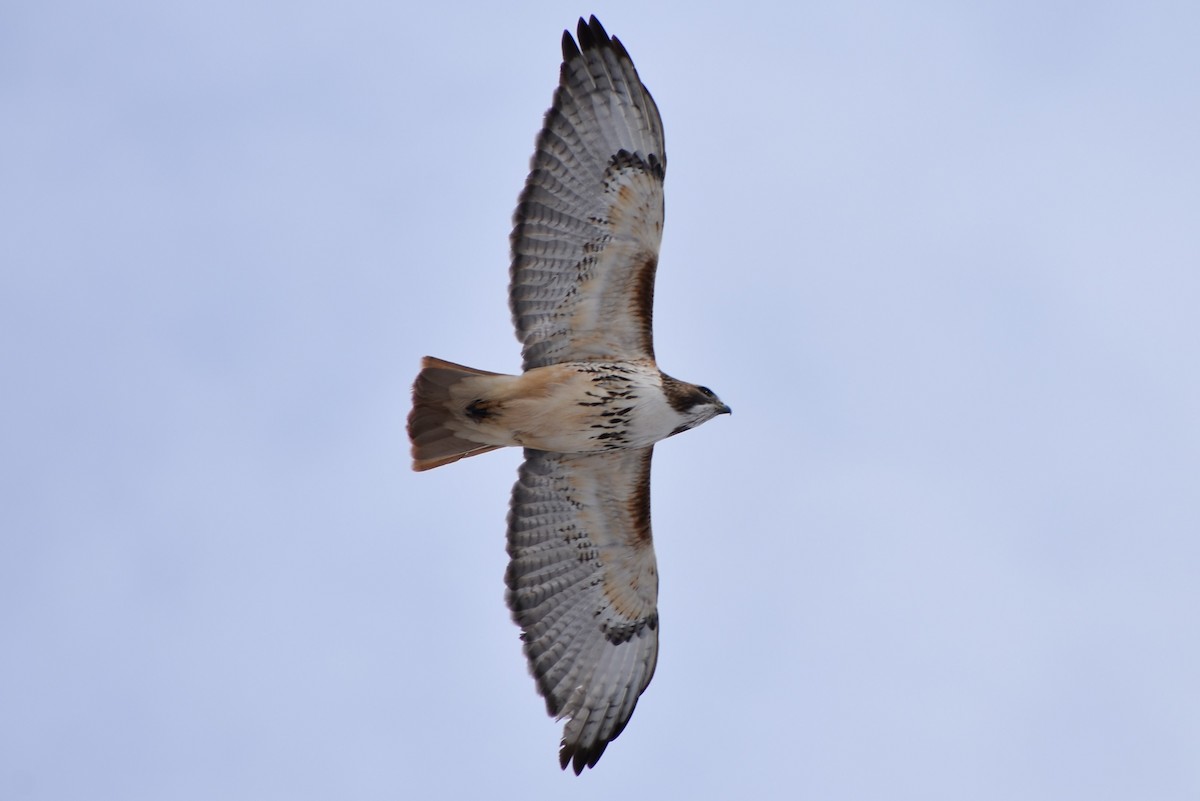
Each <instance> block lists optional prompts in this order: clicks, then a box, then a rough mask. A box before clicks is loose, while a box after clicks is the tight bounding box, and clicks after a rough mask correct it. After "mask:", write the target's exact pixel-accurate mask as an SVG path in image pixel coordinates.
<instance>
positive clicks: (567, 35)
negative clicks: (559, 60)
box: [562, 31, 580, 61]
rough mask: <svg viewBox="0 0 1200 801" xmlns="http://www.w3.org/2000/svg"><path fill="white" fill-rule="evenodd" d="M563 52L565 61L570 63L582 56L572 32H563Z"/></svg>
mask: <svg viewBox="0 0 1200 801" xmlns="http://www.w3.org/2000/svg"><path fill="white" fill-rule="evenodd" d="M562 51H563V61H570V60H571V59H573V58H576V57H578V56H579V55H580V53H579V47H578V46H577V45H576V44H575V40H574V39H572V38H571V32H570V31H563V38H562Z"/></svg>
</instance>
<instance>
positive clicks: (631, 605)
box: [505, 448, 658, 774]
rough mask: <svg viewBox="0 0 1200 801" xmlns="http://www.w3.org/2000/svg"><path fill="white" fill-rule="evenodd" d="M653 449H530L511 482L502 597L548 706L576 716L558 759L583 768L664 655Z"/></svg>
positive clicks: (614, 731)
mask: <svg viewBox="0 0 1200 801" xmlns="http://www.w3.org/2000/svg"><path fill="white" fill-rule="evenodd" d="M652 451H653V448H644V449H638V450H618V451H610V452H604V453H595V454H583V455H580V454H558V453H546V452H543V451H533V450H526V451H525V462H524V464H522V465H521V470H520V474H519V477H518V479H517V483H516V485H515V486H514V487H513V495H512V506H511V509H510V510H509V515H508V553H509V556H510V557H511V561H510V562H509V565H508V571H507V574H506V576H505V581H506V584H507V586H508V591H507V593H506V597H507V600H508V605H509V608H510V609H511V610H512V613H513V619H514V620H515V621H516V622H517V624H518V625H519V626H520V627H521V639H522V641H523V642H524V651H525V656H526V658H527V659H528V661H529V670H530V673H532V674H533V677H534V679H535V680H536V681H537V686H538V691H539V692H540V693H541V694H542V696H543V697H545V699H546V708H547V710H548V711H549V713H550V714H551V715H554V716H556V717H557V718H559V719H562V718H569V720H568V721H567V723H566V725H565V726H564V728H563V740H562V746H561V749H560V751H559V761H560V762H561V764H562V766H563V767H564V768H566V766H567V765H568V764H571V765H572V767H573V769H574V771H575V773H577V774H578V773H580V772H582V770H583V768H584V767H585V766H586V767H592V766H594V765H595V764H596V762H597V760H599V759H600V755H601V754H603V753H604V749H605V748H606V747H607V746H608V743H609V742H611V741H612V740H614V739H616V737H617V735H619V734H620V733H621V731H622V730H623V729H624V728H625V724H626V723H627V722H628V721H629V718H630V716H631V715H632V714H633V710H634V707H635V706H636V705H637V701H638V697H639V696H640V695H641V694H642V691H643V690H645V689H646V686H647V685H648V684H649V683H650V679H651V677H652V676H653V675H654V667H655V664H656V663H657V661H658V611H657V604H658V569H657V566H656V564H655V559H654V548H653V543H652V541H651V535H650V457H651V453H652Z"/></svg>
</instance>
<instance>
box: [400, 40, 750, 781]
mask: <svg viewBox="0 0 1200 801" xmlns="http://www.w3.org/2000/svg"><path fill="white" fill-rule="evenodd" d="M578 37H579V43H578V45H576V43H575V40H573V39H572V38H571V35H570V33H569V32H566V31H564V32H563V40H562V49H563V64H562V69H561V72H560V77H559V86H558V90H557V91H556V92H555V93H554V104H553V106H552V107H551V108H550V110H549V111H548V112H547V113H546V119H545V123H544V126H543V128H542V131H541V133H540V134H539V135H538V138H537V148H536V152H535V153H534V155H533V160H532V163H531V170H530V173H529V178H528V179H526V181H525V190H524V192H522V193H521V198H520V202H519V203H518V205H517V211H516V214H515V215H514V220H513V223H514V224H513V231H512V268H511V283H510V286H509V303H510V305H511V307H512V312H513V320H514V322H515V324H516V329H517V337H518V338H519V339H520V340H521V343H522V345H523V348H522V355H523V358H524V365H523V369H524V372H523V373H522V374H521V375H518V376H512V375H499V374H497V373H488V372H484V371H482V370H474V369H471V368H469V367H463V366H461V365H457V364H452V363H450V362H445V361H442V360H440V359H434V358H431V357H426V358H425V359H424V360H423V362H422V365H421V367H422V369H421V372H420V374H419V375H418V376H417V379H416V382H415V383H414V384H413V409H412V412H411V413H410V414H409V417H408V433H409V437H410V438H411V440H412V453H413V468H414V469H415V470H428V469H430V468H433V467H438V466H440V465H444V464H449V463H450V462H455V461H457V460H459V459H462V458H464V457H467V456H474V455H476V454H479V453H484V452H486V451H490V450H494V449H496V448H500V447H504V446H507V445H516V446H520V447H523V448H524V449H525V462H524V464H522V465H521V470H520V475H519V478H518V479H517V483H516V486H515V487H513V495H512V506H511V509H510V511H509V514H508V553H509V555H510V556H511V561H510V562H509V565H508V571H507V575H506V576H505V581H506V583H507V585H508V592H507V599H508V605H509V608H510V609H511V610H512V614H513V619H514V620H515V621H516V622H517V624H518V625H519V626H520V627H521V639H522V640H523V641H524V644H525V645H524V649H525V655H526V657H527V658H528V660H529V668H530V672H531V673H532V674H533V677H534V678H535V679H536V681H537V686H538V691H539V692H541V694H542V695H543V696H544V697H545V699H546V707H547V708H548V710H549V712H550V714H551V715H554V716H556V717H558V718H560V719H561V718H567V719H568V720H567V723H566V726H565V728H564V730H563V740H562V748H561V750H560V752H559V760H560V762H561V764H562V767H563V768H566V766H567V765H568V764H570V765H571V766H572V767H573V768H574V770H575V773H576V774H578V773H580V772H582V771H583V768H584V766H587V767H589V768H590V767H592V766H594V765H595V764H596V761H597V760H599V759H600V755H601V754H603V753H604V749H605V748H606V747H607V746H608V744H609V742H611V741H612V740H613V739H615V738H616V737H617V735H619V734H620V733H621V730H622V729H624V728H625V724H626V723H627V722H628V721H629V716H630V715H632V714H633V708H634V707H635V706H636V705H637V701H638V697H639V696H640V695H641V694H642V691H643V690H645V689H646V685H648V684H649V683H650V677H651V676H652V675H653V674H654V666H655V663H656V662H657V659H658V612H657V602H658V571H657V568H656V566H655V561H654V548H653V544H652V542H651V538H650V455H651V453H652V452H653V450H654V443H656V442H658V441H659V440H661V439H665V438H667V437H669V436H672V435H674V434H678V433H680V432H681V431H686V430H688V429H689V428H693V427H695V426H698V425H700V424H701V423H704V422H706V421H708V420H711V419H712V418H714V417H716V416H717V415H719V414H726V413H728V412H729V407H728V406H726V405H725V404H723V403H722V402H721V401H720V400H719V399H718V398H717V396H716V395H714V394H713V393H712V392H711V391H710V390H708V389H706V388H705V387H701V386H696V385H694V384H687V383H684V382H683V381H678V380H676V379H674V378H671V377H670V376H668V375H666V374H664V373H663V372H662V371H661V370H659V369H658V365H657V364H656V363H655V360H654V344H653V342H652V337H651V310H652V305H653V300H654V271H655V268H656V267H657V265H658V247H659V241H660V240H661V237H662V224H663V174H664V172H665V170H666V165H667V157H666V152H665V151H664V149H663V130H662V120H661V119H660V118H659V115H658V109H657V107H656V106H655V105H654V100H653V99H651V97H650V93H649V92H647V91H646V87H644V86H643V85H642V82H641V80H640V79H639V78H638V74H637V70H635V69H634V67H633V62H632V61H631V60H630V59H629V54H628V53H627V52H625V48H624V47H623V46H622V45H621V43H620V42H619V41H618V40H617V39H615V38H610V37H609V35H608V34H607V33H606V32H605V30H604V28H603V27H602V26H601V25H600V22H599V21H598V20H597V19H596V18H595V17H592V18H591V20H590V21H589V22H584V21H583V20H582V19H581V20H580V21H579V27H578Z"/></svg>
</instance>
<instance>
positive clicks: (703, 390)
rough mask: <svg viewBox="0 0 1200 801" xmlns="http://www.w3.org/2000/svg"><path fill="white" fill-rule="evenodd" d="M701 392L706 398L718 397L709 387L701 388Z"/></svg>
mask: <svg viewBox="0 0 1200 801" xmlns="http://www.w3.org/2000/svg"><path fill="white" fill-rule="evenodd" d="M699 390H700V394H701V395H703V396H704V397H706V398H715V397H717V396H716V395H714V394H713V391H712V390H711V389H709V388H708V387H699Z"/></svg>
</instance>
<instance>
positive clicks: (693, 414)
mask: <svg viewBox="0 0 1200 801" xmlns="http://www.w3.org/2000/svg"><path fill="white" fill-rule="evenodd" d="M663 392H664V394H666V396H667V402H668V403H670V404H671V408H673V409H674V410H675V411H677V412H678V413H679V414H680V415H681V416H682V417H683V418H684V420H683V423H682V424H681V425H680V426H679V427H678V428H676V429H675V430H674V431H672V432H671V434H672V435H674V434H678V433H679V432H681V431H687V430H688V429H689V428H695V427H696V426H698V425H700V424H701V423H707V422H708V421H709V420H711V419H713V418H714V417H716V416H717V415H719V414H732V413H733V410H732V409H730V408H729V407H728V406H727V405H725V404H724V403H723V402H722V401H721V399H720V398H718V397H717V393H715V392H713V391H712V390H711V389H709V388H708V387H702V386H700V385H699V384H689V383H687V382H685V381H679V380H677V379H674V378H671V377H670V376H665V375H664V376H663Z"/></svg>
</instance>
